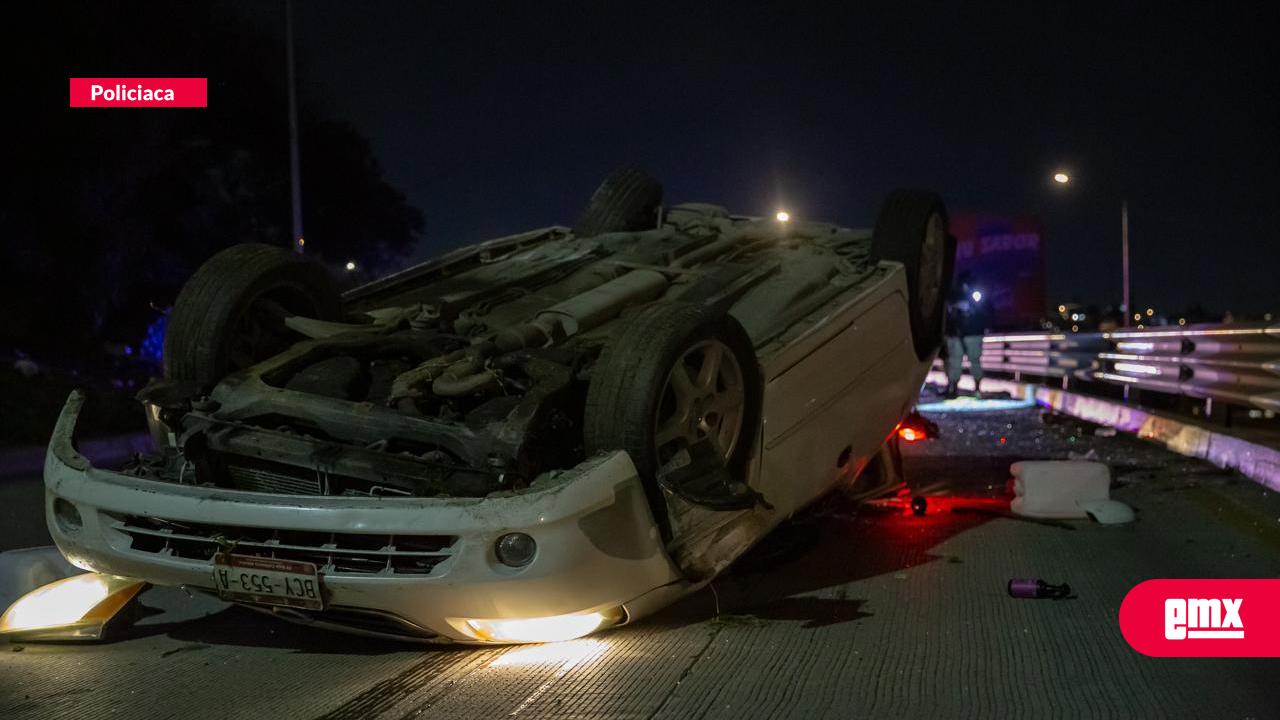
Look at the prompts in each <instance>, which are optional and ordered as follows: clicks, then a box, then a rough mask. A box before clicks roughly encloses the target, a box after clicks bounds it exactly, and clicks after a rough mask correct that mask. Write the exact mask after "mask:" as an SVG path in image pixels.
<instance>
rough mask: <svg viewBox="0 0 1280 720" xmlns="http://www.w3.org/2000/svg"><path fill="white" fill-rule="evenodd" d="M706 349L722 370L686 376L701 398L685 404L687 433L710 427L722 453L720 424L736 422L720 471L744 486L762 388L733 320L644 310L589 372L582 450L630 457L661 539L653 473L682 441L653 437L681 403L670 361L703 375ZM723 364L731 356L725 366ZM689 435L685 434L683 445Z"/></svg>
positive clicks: (670, 306) (691, 311)
mask: <svg viewBox="0 0 1280 720" xmlns="http://www.w3.org/2000/svg"><path fill="white" fill-rule="evenodd" d="M712 348H714V349H715V350H716V351H717V352H719V353H720V363H721V365H718V366H717V371H716V373H715V375H716V377H715V379H714V382H712V383H699V379H700V378H699V377H698V375H699V374H700V373H697V372H695V374H694V375H693V377H692V378H690V379H691V380H692V381H693V384H694V386H695V389H694V391H695V393H702V394H703V397H701V398H699V399H696V400H694V401H693V402H692V403H690V404H689V405H686V407H693V408H694V409H693V410H692V412H690V413H688V415H690V416H692V415H698V416H699V417H697V418H693V417H689V418H688V423H687V424H686V429H687V432H695V433H704V431H705V429H706V427H707V426H704V425H702V422H703V421H704V420H706V422H707V424H708V425H715V427H716V428H718V432H717V436H718V437H717V442H716V445H715V446H716V448H717V449H718V450H721V451H722V452H725V451H726V449H725V448H724V447H723V445H724V444H726V443H724V442H723V438H724V437H727V436H728V432H727V431H726V427H725V425H723V424H722V423H730V422H733V423H736V430H735V434H734V437H733V439H732V441H730V442H729V443H727V444H728V445H729V447H728V448H727V455H725V456H724V468H725V470H727V471H728V473H729V477H730V478H731V479H733V480H735V481H738V482H743V481H745V471H746V463H747V459H748V458H749V456H750V454H751V444H752V442H753V440H754V439H755V435H756V427H757V425H758V423H759V417H760V399H761V397H760V396H761V383H760V368H759V365H758V364H757V362H756V356H755V350H754V348H753V347H752V345H751V339H750V338H749V337H748V336H747V332H746V330H744V329H743V327H742V325H741V324H739V323H738V321H737V320H735V319H734V318H733V317H731V316H729V315H727V314H725V313H722V312H716V311H713V310H710V309H708V308H705V307H702V306H698V305H692V304H688V303H658V304H654V305H650V306H648V307H646V308H644V309H643V310H641V311H640V312H639V313H638V314H637V315H636V316H635V317H634V318H632V319H630V320H628V321H627V322H626V325H625V327H624V329H623V330H622V332H621V333H620V334H619V335H617V336H616V337H614V338H613V340H612V341H611V342H610V343H609V344H608V346H606V348H605V350H604V351H603V352H602V353H601V355H600V358H599V360H598V361H597V362H596V365H595V367H594V369H593V370H592V374H591V384H590V387H589V388H588V390H587V400H586V407H585V415H584V418H583V440H584V446H585V449H586V451H587V453H588V454H589V455H593V454H596V453H600V452H607V451H613V450H625V451H626V452H627V454H628V455H630V457H631V461H632V462H633V463H634V464H635V466H636V470H637V471H639V474H640V478H641V480H642V481H643V482H644V485H645V490H646V493H647V495H648V496H649V501H650V505H651V507H652V508H653V515H654V519H655V520H656V521H657V522H658V524H659V527H660V528H662V529H663V531H664V534H666V533H667V530H668V525H667V517H666V507H665V504H664V500H663V494H662V491H661V489H660V488H659V486H658V483H657V474H658V470H659V468H660V467H661V466H662V464H663V463H664V462H666V460H667V459H668V457H667V456H668V455H669V454H671V453H672V451H673V450H678V449H679V446H680V444H681V442H682V440H681V439H676V440H674V441H670V440H664V439H663V438H660V437H659V424H660V423H661V424H664V425H666V426H668V427H669V426H670V422H666V423H664V421H669V420H671V418H672V417H674V416H673V415H671V414H670V413H672V411H673V410H675V409H676V408H675V406H674V405H673V404H678V403H679V402H680V400H679V398H678V395H679V393H678V391H677V389H676V387H675V386H676V385H680V384H681V383H679V382H677V381H676V379H675V377H676V376H675V373H676V371H677V363H682V368H681V370H682V371H684V372H686V373H687V372H688V371H689V370H691V369H696V370H698V371H705V370H706V369H707V366H706V365H705V363H706V361H707V360H708V358H709V355H708V352H709V351H710V350H711V349H712ZM699 353H700V354H699ZM725 353H728V355H726V354H725ZM725 358H731V359H732V363H729V362H726V361H725ZM699 363H703V364H699ZM685 377H689V376H688V375H687V374H686V375H685ZM735 379H736V382H737V383H740V385H739V386H738V387H739V389H740V394H736V395H735V394H734V392H733V391H732V390H731V388H730V386H731V385H732V384H733V382H734V380H735ZM735 398H737V399H739V400H740V401H741V407H740V411H739V412H738V414H737V418H736V419H733V418H731V417H730V412H731V409H729V408H731V406H732V405H733V403H734V400H735ZM664 416H666V417H664ZM694 426H697V427H694ZM664 432H665V428H664ZM704 434H710V433H704ZM688 437H689V435H688V434H686V436H685V438H684V439H685V440H687V439H688ZM660 453H661V454H660Z"/></svg>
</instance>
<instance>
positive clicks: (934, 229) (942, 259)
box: [871, 190, 955, 360]
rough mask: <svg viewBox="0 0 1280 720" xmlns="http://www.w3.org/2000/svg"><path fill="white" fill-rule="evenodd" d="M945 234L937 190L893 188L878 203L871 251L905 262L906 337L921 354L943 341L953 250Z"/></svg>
mask: <svg viewBox="0 0 1280 720" xmlns="http://www.w3.org/2000/svg"><path fill="white" fill-rule="evenodd" d="M948 237H949V236H948V232H947V209H946V207H945V206H944V205H943V204H942V199H941V198H940V197H938V195H937V194H936V193H933V192H930V191H928V190H894V191H893V192H892V193H889V197H888V198H886V199H885V201H884V204H883V205H881V206H880V216H879V217H878V218H877V219H876V228H875V232H874V234H873V235H872V240H871V256H872V257H873V258H875V259H877V260H893V261H895V262H900V263H902V264H903V266H904V267H905V268H906V272H907V291H908V297H907V304H908V306H909V309H910V315H911V337H912V341H913V344H914V345H915V351H916V357H918V358H919V359H921V360H925V359H927V358H929V357H930V356H932V355H933V354H934V353H935V352H937V350H938V346H939V345H941V343H942V322H943V314H944V313H943V305H944V303H945V301H946V295H947V292H948V290H949V289H950V285H951V278H950V276H949V275H948V274H947V268H948V267H950V266H951V263H952V258H949V257H948V255H949V254H950V255H952V256H954V251H955V247H954V243H952V242H950V241H949V239H948Z"/></svg>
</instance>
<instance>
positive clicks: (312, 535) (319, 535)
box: [104, 513, 458, 575]
mask: <svg viewBox="0 0 1280 720" xmlns="http://www.w3.org/2000/svg"><path fill="white" fill-rule="evenodd" d="M104 515H106V519H107V522H108V524H109V525H110V526H111V527H112V528H114V529H115V530H117V531H119V532H122V533H124V534H125V535H128V536H129V538H130V545H129V547H130V549H131V550H134V551H136V552H144V553H154V554H157V555H165V556H168V557H176V558H184V559H188V560H202V561H209V560H212V559H213V556H214V554H215V553H217V552H218V551H219V550H222V551H225V552H231V553H235V554H236V555H252V556H256V557H269V558H282V559H286V560H300V561H302V562H310V563H315V564H316V567H317V568H318V569H319V570H320V572H321V573H324V574H326V575H430V574H431V573H432V572H433V571H435V570H436V568H437V567H438V566H439V565H440V564H441V563H443V562H445V561H446V560H448V559H449V558H450V557H452V556H453V546H454V544H455V543H456V542H457V541H458V538H457V536H456V535H361V534H356V533H330V532H316V531H310V530H277V529H272V528H256V527H243V526H235V525H212V524H205V523H195V522H186V521H180V520H166V519H163V518H157V517H147V516H141V515H117V514H108V513H104Z"/></svg>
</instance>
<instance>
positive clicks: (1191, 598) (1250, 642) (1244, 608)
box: [1120, 580, 1280, 657]
mask: <svg viewBox="0 0 1280 720" xmlns="http://www.w3.org/2000/svg"><path fill="white" fill-rule="evenodd" d="M1246 627H1247V628H1248V633H1247V634H1246V632H1245V628H1246ZM1120 632H1121V633H1122V634H1123V635H1124V639H1125V641H1126V642H1128V643H1129V645H1131V646H1132V647H1133V649H1134V650H1137V651H1138V652H1140V653H1142V654H1144V655H1152V656H1156V657H1280V580H1148V581H1146V582H1144V583H1140V584H1138V585H1137V586H1136V587H1134V588H1133V589H1132V590H1130V591H1129V594H1128V595H1126V596H1125V598H1124V602H1123V603H1121V604H1120Z"/></svg>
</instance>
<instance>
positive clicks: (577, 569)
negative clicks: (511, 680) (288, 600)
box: [44, 392, 692, 642]
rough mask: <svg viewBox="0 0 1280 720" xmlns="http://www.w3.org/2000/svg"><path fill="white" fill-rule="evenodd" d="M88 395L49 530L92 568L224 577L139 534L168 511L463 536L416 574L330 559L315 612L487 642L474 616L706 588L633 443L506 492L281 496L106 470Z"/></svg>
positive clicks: (348, 533) (554, 611) (345, 532)
mask: <svg viewBox="0 0 1280 720" xmlns="http://www.w3.org/2000/svg"><path fill="white" fill-rule="evenodd" d="M83 401H84V400H83V396H82V395H81V394H80V393H78V392H77V393H73V394H72V396H71V398H70V399H69V400H68V401H67V405H66V407H65V408H64V409H63V412H62V415H61V417H60V418H59V420H58V424H57V427H56V428H55V430H54V435H53V439H52V441H51V443H50V445H49V450H48V453H47V455H46V459H45V471H44V477H45V490H46V493H45V495H46V498H45V513H46V519H47V521H48V525H49V531H50V533H51V534H52V535H53V539H54V542H55V543H56V544H57V545H58V548H59V549H60V550H61V551H62V553H63V554H64V555H65V556H66V557H67V559H68V560H70V561H71V562H72V563H74V564H76V565H78V566H80V567H83V568H85V569H90V570H94V571H97V572H102V573H109V574H113V575H122V576H126V577H133V578H138V579H140V580H145V581H147V582H150V583H153V584H156V585H185V586H189V587H193V588H204V589H210V588H212V587H213V582H212V573H213V566H212V560H210V559H205V558H199V557H191V556H189V555H188V556H183V554H182V553H179V552H174V551H173V550H172V549H171V547H170V545H169V544H167V543H166V538H164V537H163V536H157V537H159V540H158V541H156V542H152V541H151V539H150V536H146V537H144V538H143V539H147V542H146V543H140V542H139V537H141V536H139V535H138V534H136V532H135V526H137V525H140V524H142V523H146V522H153V521H154V520H155V519H160V520H162V521H163V522H165V523H173V524H177V525H179V526H196V527H201V528H210V527H219V528H233V529H241V528H243V529H247V530H250V531H257V532H261V531H262V530H263V529H267V530H270V531H280V534H282V535H284V536H285V537H290V536H292V537H318V536H328V535H329V534H335V535H332V536H333V537H338V536H343V537H353V536H359V537H374V538H376V537H377V536H388V537H393V538H394V537H396V536H400V537H423V536H430V537H433V538H437V537H446V538H450V539H451V542H450V543H449V544H448V546H447V547H446V548H444V549H443V550H441V551H440V558H439V562H437V563H436V564H434V565H433V566H431V567H430V569H429V571H427V572H423V570H422V569H421V568H418V569H417V570H416V571H415V572H414V573H413V574H403V573H401V572H398V571H397V568H395V567H393V566H392V564H391V563H388V564H387V566H386V567H383V568H381V569H378V570H373V571H371V570H369V569H368V568H359V569H353V568H352V567H350V566H347V567H345V568H344V569H333V568H332V567H331V568H330V570H328V571H325V570H322V572H323V578H322V582H323V587H324V595H325V601H326V607H327V608H329V609H332V610H333V611H334V612H333V613H331V614H324V613H322V614H320V615H317V616H316V617H315V618H314V619H315V620H317V621H319V622H320V623H321V624H335V625H338V626H343V625H345V623H344V622H343V620H342V618H343V617H352V614H353V613H356V614H359V613H362V612H365V613H369V614H372V613H377V614H380V615H383V616H387V617H391V618H394V619H396V620H397V621H403V624H404V625H405V626H407V627H417V628H421V629H423V630H425V631H426V632H425V633H423V634H424V635H429V636H431V637H432V639H435V640H439V641H443V642H449V641H456V642H478V641H479V639H478V638H477V637H474V636H472V635H469V634H468V633H467V632H466V631H465V628H466V626H465V621H466V620H467V619H472V618H487V619H532V618H545V617H549V616H560V615H570V614H576V613H588V612H604V613H615V614H616V613H617V611H618V610H619V609H620V608H621V610H622V613H623V615H624V618H625V620H624V621H629V620H632V619H635V618H637V617H639V616H641V615H643V614H646V613H648V612H650V611H652V610H654V609H657V608H658V607H661V606H663V605H665V604H666V603H668V602H670V601H671V600H673V599H674V598H675V597H678V596H679V595H681V594H683V593H684V592H687V591H688V590H689V589H691V588H692V586H691V585H689V584H688V583H686V582H684V581H683V580H682V579H681V576H680V574H679V572H678V571H677V570H676V568H675V566H674V565H673V564H672V562H671V560H670V559H669V558H668V556H667V554H666V552H665V550H664V549H663V547H662V542H661V539H660V536H659V533H658V531H657V528H656V527H655V525H654V522H653V517H652V515H651V513H650V511H649V506H648V503H647V502H646V501H645V495H644V490H643V487H642V486H641V484H640V480H639V477H638V476H637V474H636V470H635V467H634V466H633V465H632V463H631V460H630V458H629V457H628V456H627V455H626V453H623V452H618V453H613V454H610V455H605V456H600V457H596V458H592V459H590V460H587V461H586V462H584V463H582V464H581V465H579V466H577V467H575V468H573V469H571V470H568V471H566V472H564V473H562V474H561V475H560V476H558V477H556V478H554V479H551V480H549V481H546V482H545V483H544V484H542V486H541V487H538V486H535V487H534V488H532V489H531V490H529V491H527V492H524V493H522V494H519V495H514V494H513V495H510V496H506V497H491V498H484V499H475V498H445V499H439V498H350V497H313V496H294V495H269V494H263V493H252V492H244V491H237V490H228V489H223V488H209V487H196V486H191V485H179V484H175V483H168V482H160V481H155V480H147V479H143V478H137V477H132V476H129V475H124V474H121V473H116V472H110V471H106V470H100V469H98V468H94V467H92V466H91V465H90V464H89V462H88V461H87V460H86V459H85V458H84V457H83V456H82V455H80V454H79V453H78V452H77V451H76V450H75V448H74V447H73V445H72V435H73V432H74V428H75V423H76V417H77V416H78V414H79V411H80V407H81V406H82V404H83ZM59 500H62V501H65V502H66V503H70V504H71V505H72V506H74V508H75V510H76V511H77V513H76V514H78V522H68V521H67V517H68V515H69V513H68V512H67V506H66V505H65V504H64V503H58V505H59V507H60V509H61V510H62V511H63V512H62V513H61V515H59V514H58V513H57V512H56V511H55V503H57V502H58V501H59ZM71 515H72V516H74V515H75V514H71ZM516 531H519V532H524V533H527V534H529V535H530V536H532V537H533V538H534V540H535V541H536V542H537V552H536V555H535V557H534V559H533V561H532V562H531V563H530V564H529V565H527V566H526V567H523V568H519V569H515V568H510V567H507V566H505V565H503V564H502V563H500V562H498V560H497V558H496V556H495V555H494V550H493V545H494V541H495V540H496V539H497V538H498V537H500V536H501V535H503V534H505V533H509V532H516ZM166 532H167V531H166ZM290 534H292V535H290ZM267 542H272V541H267ZM377 544H378V543H377V542H373V543H372V544H371V546H376V545H377ZM140 545H141V546H140ZM282 547H283V545H282ZM313 549H314V548H313ZM257 551H258V552H261V551H262V548H261V547H259V548H257ZM316 551H317V552H319V553H321V554H322V553H323V552H325V550H324V548H323V547H319V549H317V550H316ZM357 552H358V551H357ZM376 557H379V558H381V557H382V556H381V555H377V556H376ZM344 614H345V615H344ZM334 618H336V619H334Z"/></svg>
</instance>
